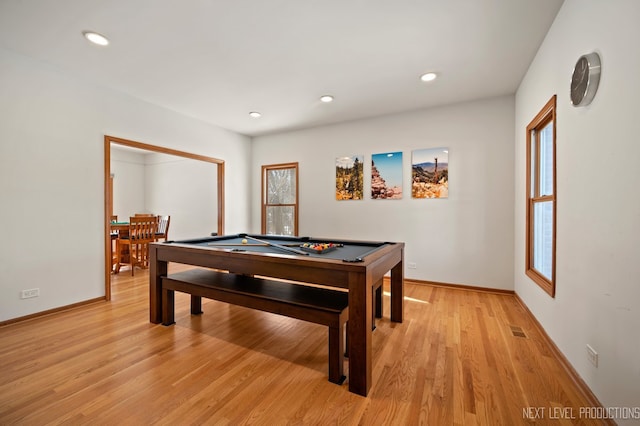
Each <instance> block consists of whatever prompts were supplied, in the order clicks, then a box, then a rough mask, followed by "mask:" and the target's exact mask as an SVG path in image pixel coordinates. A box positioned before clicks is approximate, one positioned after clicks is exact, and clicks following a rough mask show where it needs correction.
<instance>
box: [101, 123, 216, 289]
mask: <svg viewBox="0 0 640 426" xmlns="http://www.w3.org/2000/svg"><path fill="white" fill-rule="evenodd" d="M112 146H117V147H121V148H129V149H134V150H142V151H145V152H147V153H157V154H161V155H170V156H177V157H180V158H182V159H191V160H197V161H200V162H205V163H212V164H214V165H215V166H216V182H215V185H216V204H217V231H216V232H217V233H218V234H223V233H224V160H220V159H217V158H213V157H207V156H203V155H198V154H193V153H189V152H184V151H178V150H174V149H170V148H164V147H160V146H156V145H150V144H147V143H142V142H136V141H131V140H127V139H122V138H117V137H114V136H108V135H105V137H104V158H105V163H104V183H105V188H104V195H105V198H104V200H105V201H104V212H105V215H104V216H105V217H104V219H105V220H104V236H105V244H104V247H105V268H104V270H105V271H104V272H105V299H106V300H111V271H112V269H111V268H112V255H111V244H112V242H111V232H110V231H111V216H112V215H113V180H114V179H113V173H112V166H111V158H112V153H111V149H112ZM172 222H173V220H172Z"/></svg>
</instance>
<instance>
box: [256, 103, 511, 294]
mask: <svg viewBox="0 0 640 426" xmlns="http://www.w3.org/2000/svg"><path fill="white" fill-rule="evenodd" d="M513 123H514V98H513V97H501V98H496V99H489V100H484V101H478V102H472V103H465V104H458V105H452V106H447V107H442V108H434V109H427V110H422V111H416V112H410V113H405V114H399V115H393V116H386V117H381V118H375V119H368V120H361V121H354V122H350V123H345V124H339V125H331V126H324V127H317V128H313V129H308V130H301V131H295V132H289V133H282V134H275V135H268V136H262V137H257V138H254V141H253V162H252V170H253V173H254V174H253V185H252V188H253V189H252V194H253V197H252V198H253V200H255V202H254V203H253V205H252V212H253V214H252V224H253V230H254V231H260V204H259V201H258V200H260V185H261V183H260V167H261V166H262V165H265V164H275V163H283V162H295V161H298V162H299V165H300V176H299V179H300V221H301V222H300V232H299V233H300V235H306V236H315V237H329V238H343V239H366V240H377V241H404V242H405V243H406V250H405V276H406V277H407V278H414V279H420V280H430V281H438V282H446V283H452V284H465V285H474V286H481V287H491V288H499V289H513V203H514V201H513V193H514V190H513V152H514V151H513V132H514V128H513ZM437 147H448V148H449V198H448V199H438V200H434V199H412V198H411V190H410V181H411V151H412V150H416V149H424V148H437ZM390 151H402V152H403V163H404V165H403V181H404V185H403V192H404V194H403V199H401V200H372V199H370V196H369V194H370V182H371V154H376V153H385V152H390ZM360 154H362V155H364V156H365V159H364V165H365V168H364V173H365V199H364V200H359V201H336V199H335V161H336V158H337V157H342V156H347V155H360ZM409 262H415V263H416V265H417V268H416V269H407V268H406V265H407V263H409Z"/></svg>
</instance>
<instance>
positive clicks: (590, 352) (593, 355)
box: [587, 345, 598, 367]
mask: <svg viewBox="0 0 640 426" xmlns="http://www.w3.org/2000/svg"><path fill="white" fill-rule="evenodd" d="M587 358H589V361H591V364H593V365H595V366H596V367H597V366H598V352H596V350H595V349H593V348H592V347H591V346H589V345H587Z"/></svg>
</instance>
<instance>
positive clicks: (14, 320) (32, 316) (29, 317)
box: [0, 296, 106, 327]
mask: <svg viewBox="0 0 640 426" xmlns="http://www.w3.org/2000/svg"><path fill="white" fill-rule="evenodd" d="M104 301H106V298H105V296H102V297H96V298H95V299H89V300H84V301H82V302H77V303H72V304H71V305H65V306H60V307H58V308H53V309H49V310H46V311H42V312H36V313H35V314H30V315H25V316H23V317H18V318H11V319H8V320H5V321H0V327H4V326H6V325H11V324H15V323H19V322H25V321H30V320H33V319H37V318H42V317H46V316H47V315H52V314H57V313H58V312H64V311H70V310H72V309H75V308H79V307H82V306H87V305H91V304H93V303H97V302H104Z"/></svg>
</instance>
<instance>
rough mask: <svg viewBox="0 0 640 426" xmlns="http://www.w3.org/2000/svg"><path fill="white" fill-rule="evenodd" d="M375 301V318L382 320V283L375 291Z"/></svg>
mask: <svg viewBox="0 0 640 426" xmlns="http://www.w3.org/2000/svg"><path fill="white" fill-rule="evenodd" d="M375 295H376V299H375V307H376V308H375V313H376V316H375V317H376V318H382V283H381V284H380V286H379V287H378V288H376V291H375Z"/></svg>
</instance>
